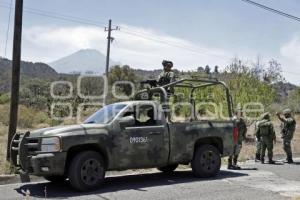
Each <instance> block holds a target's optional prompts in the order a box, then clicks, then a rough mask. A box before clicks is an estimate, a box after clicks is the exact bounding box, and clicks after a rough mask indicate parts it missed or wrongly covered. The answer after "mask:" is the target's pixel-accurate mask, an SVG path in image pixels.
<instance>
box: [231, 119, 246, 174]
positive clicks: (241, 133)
mask: <svg viewBox="0 0 300 200" xmlns="http://www.w3.org/2000/svg"><path fill="white" fill-rule="evenodd" d="M233 120H235V122H236V125H237V129H238V138H237V143H236V144H235V145H234V147H233V153H232V155H231V156H229V158H228V169H239V168H240V167H239V166H238V165H237V160H238V156H239V154H240V152H241V149H242V144H243V140H245V139H246V133H247V126H246V122H245V120H244V118H243V117H237V116H234V118H233Z"/></svg>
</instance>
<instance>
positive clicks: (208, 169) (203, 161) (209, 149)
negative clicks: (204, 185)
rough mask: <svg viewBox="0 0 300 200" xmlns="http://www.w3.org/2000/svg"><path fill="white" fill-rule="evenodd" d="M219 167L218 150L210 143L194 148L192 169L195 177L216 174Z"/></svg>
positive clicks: (206, 176) (219, 157)
mask: <svg viewBox="0 0 300 200" xmlns="http://www.w3.org/2000/svg"><path fill="white" fill-rule="evenodd" d="M220 168H221V156H220V152H219V150H218V149H217V148H216V147H214V146H212V145H203V146H200V147H198V148H197V149H196V150H195V154H194V158H193V160H192V170H193V173H194V175H195V176H196V177H201V178H208V177H213V176H216V175H217V174H218V173H219V171H220Z"/></svg>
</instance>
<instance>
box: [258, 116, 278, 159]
mask: <svg viewBox="0 0 300 200" xmlns="http://www.w3.org/2000/svg"><path fill="white" fill-rule="evenodd" d="M255 135H256V137H257V140H260V141H261V153H260V161H261V163H262V164H263V163H264V162H265V153H266V150H268V158H269V164H274V163H275V162H274V161H273V142H275V141H276V135H275V131H274V126H273V124H272V122H271V119H270V114H269V113H264V114H263V115H262V120H260V121H259V122H258V125H257V130H256V133H255Z"/></svg>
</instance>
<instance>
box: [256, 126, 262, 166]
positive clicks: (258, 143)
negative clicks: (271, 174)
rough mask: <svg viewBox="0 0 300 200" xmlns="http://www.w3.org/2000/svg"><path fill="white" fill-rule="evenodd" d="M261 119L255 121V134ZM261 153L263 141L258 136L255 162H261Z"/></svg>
mask: <svg viewBox="0 0 300 200" xmlns="http://www.w3.org/2000/svg"><path fill="white" fill-rule="evenodd" d="M258 124H259V121H257V122H256V123H255V134H256V130H257V129H258ZM260 153H261V141H260V138H258V137H256V153H255V162H260Z"/></svg>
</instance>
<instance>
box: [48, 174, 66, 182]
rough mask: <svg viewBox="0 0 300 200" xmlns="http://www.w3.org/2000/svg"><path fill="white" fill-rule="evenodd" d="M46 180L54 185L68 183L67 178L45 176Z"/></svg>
mask: <svg viewBox="0 0 300 200" xmlns="http://www.w3.org/2000/svg"><path fill="white" fill-rule="evenodd" d="M44 179H46V180H47V181H50V182H52V183H59V182H64V181H66V177H65V176H59V175H57V176H44Z"/></svg>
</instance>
